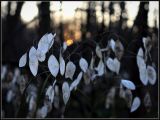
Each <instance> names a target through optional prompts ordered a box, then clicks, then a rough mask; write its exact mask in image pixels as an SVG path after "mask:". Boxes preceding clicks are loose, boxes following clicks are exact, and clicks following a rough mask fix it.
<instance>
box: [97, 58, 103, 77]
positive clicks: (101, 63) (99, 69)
mask: <svg viewBox="0 0 160 120" xmlns="http://www.w3.org/2000/svg"><path fill="white" fill-rule="evenodd" d="M104 67H105V66H104V63H103V61H102V60H100V61H99V63H98V66H97V67H96V68H95V70H96V71H97V72H98V76H102V75H103V74H104Z"/></svg>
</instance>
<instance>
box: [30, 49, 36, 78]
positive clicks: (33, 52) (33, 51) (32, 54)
mask: <svg viewBox="0 0 160 120" xmlns="http://www.w3.org/2000/svg"><path fill="white" fill-rule="evenodd" d="M29 68H30V70H31V72H32V74H33V75H34V76H36V75H37V71H38V59H37V57H36V49H35V48H34V47H31V49H30V51H29Z"/></svg>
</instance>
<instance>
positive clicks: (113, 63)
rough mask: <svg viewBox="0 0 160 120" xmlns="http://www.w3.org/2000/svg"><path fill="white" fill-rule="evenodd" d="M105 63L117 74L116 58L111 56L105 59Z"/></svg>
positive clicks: (118, 66) (117, 63) (118, 64)
mask: <svg viewBox="0 0 160 120" xmlns="http://www.w3.org/2000/svg"><path fill="white" fill-rule="evenodd" d="M106 65H107V67H108V69H109V70H110V71H112V72H116V73H117V74H118V73H119V70H120V62H119V61H118V59H117V58H114V60H113V59H112V58H108V59H107V61H106Z"/></svg>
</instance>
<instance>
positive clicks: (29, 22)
mask: <svg viewBox="0 0 160 120" xmlns="http://www.w3.org/2000/svg"><path fill="white" fill-rule="evenodd" d="M1 20H2V22H1V24H2V67H1V76H2V75H3V78H2V77H1V81H2V82H3V83H2V84H3V85H2V90H3V92H2V93H1V94H2V95H1V96H2V104H3V106H2V111H1V116H3V117H15V111H16V110H15V109H14V108H10V106H14V107H15V106H18V105H19V103H17V102H18V100H19V99H20V98H17V97H16V98H17V99H16V102H7V101H6V96H7V95H8V94H11V93H8V91H9V90H10V89H11V87H10V85H8V84H9V83H10V82H11V81H13V77H14V76H15V75H16V74H18V75H19V74H20V73H19V72H20V70H17V69H18V68H17V67H18V62H19V58H20V57H21V56H22V54H24V53H25V52H26V51H27V50H28V49H29V48H30V47H31V46H32V45H33V44H36V43H37V42H38V41H39V39H40V38H41V37H42V35H44V34H45V33H47V32H53V33H55V32H56V34H57V36H56V41H61V42H63V41H66V42H67V45H68V46H70V45H72V44H74V43H76V42H77V41H84V40H94V39H95V37H96V36H98V35H99V34H102V33H105V32H113V33H115V34H117V35H118V36H120V37H122V38H123V40H125V41H126V42H127V43H130V42H131V41H132V40H135V39H141V38H142V37H145V36H150V37H151V38H152V39H154V40H155V43H154V44H155V45H158V44H157V43H158V31H159V2H158V1H150V2H138V1H127V2H110V1H77V2H76V1H52V2H40V1H39V2H34V1H30V2H16V1H13V2H7V1H3V2H1ZM97 41H98V40H97ZM133 46H134V44H133ZM133 46H132V45H131V49H132V47H133ZM133 49H134V48H133ZM152 53H153V60H154V61H155V65H156V66H158V59H157V58H158V57H157V53H158V46H155V47H154V50H153V52H152ZM2 71H3V73H2ZM17 71H18V72H17ZM26 74H29V73H27V72H26ZM25 77H26V76H25ZM26 79H30V77H27V78H26ZM13 89H15V88H13ZM147 89H152V88H147ZM157 90H158V89H157V85H156V87H155V88H154V90H153V91H152V90H151V92H153V93H154V94H152V95H153V96H154V95H155V98H153V99H154V100H153V101H155V102H154V103H155V105H154V103H153V106H154V107H153V109H152V110H151V112H150V114H146V113H147V112H146V111H143V109H141V112H139V111H138V112H137V113H136V114H134V115H130V114H129V113H128V112H127V110H126V111H125V110H124V112H123V113H119V112H115V114H112V113H113V112H111V111H112V110H113V111H116V110H115V109H112V110H110V111H108V110H106V109H105V106H104V104H103V105H102V104H100V105H99V108H96V110H95V111H92V113H90V112H89V111H90V108H87V107H84V108H79V107H80V106H79V107H78V108H79V109H78V108H74V107H73V106H74V105H73V106H72V107H68V109H67V110H66V111H67V113H66V115H65V116H66V117H146V116H147V117H157V109H158V107H157V106H158V104H157V101H158V96H157V95H158V94H157ZM15 91H16V90H15ZM77 94H78V93H77ZM11 96H14V95H11ZM92 97H93V96H92ZM11 98H14V97H11ZM11 98H10V99H11ZM8 99H9V98H8ZM83 99H84V98H83ZM9 101H11V100H9ZM81 102H82V103H83V102H84V100H82V101H81ZM75 104H77V103H75ZM117 104H119V103H117ZM75 106H76V105H75ZM83 106H85V105H83ZM118 110H119V111H121V108H119V109H118ZM54 113H55V111H54ZM72 113H73V114H72ZM59 114H60V113H55V114H50V115H49V117H59ZM135 115H136V116H135ZM24 116H25V115H24ZM24 116H23V117H24Z"/></svg>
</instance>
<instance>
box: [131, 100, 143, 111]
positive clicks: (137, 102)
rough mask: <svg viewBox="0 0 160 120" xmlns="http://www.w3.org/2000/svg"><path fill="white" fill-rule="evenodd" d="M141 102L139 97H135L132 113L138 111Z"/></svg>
mask: <svg viewBox="0 0 160 120" xmlns="http://www.w3.org/2000/svg"><path fill="white" fill-rule="evenodd" d="M140 104H141V101H140V99H139V97H135V98H134V100H133V103H132V106H131V111H130V112H134V111H136V110H137V109H138V107H139V106H140Z"/></svg>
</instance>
